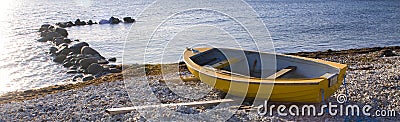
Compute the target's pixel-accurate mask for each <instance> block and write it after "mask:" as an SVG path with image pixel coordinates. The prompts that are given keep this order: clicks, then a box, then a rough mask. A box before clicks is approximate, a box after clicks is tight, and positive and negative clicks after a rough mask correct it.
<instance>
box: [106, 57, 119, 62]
mask: <svg viewBox="0 0 400 122" xmlns="http://www.w3.org/2000/svg"><path fill="white" fill-rule="evenodd" d="M108 61H110V62H116V61H117V58H115V57H112V58H109V59H108Z"/></svg>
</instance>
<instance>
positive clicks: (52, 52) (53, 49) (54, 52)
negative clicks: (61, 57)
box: [49, 47, 58, 54]
mask: <svg viewBox="0 0 400 122" xmlns="http://www.w3.org/2000/svg"><path fill="white" fill-rule="evenodd" d="M49 50H50V53H51V54H56V52H57V51H58V49H57V48H56V47H50V49H49Z"/></svg>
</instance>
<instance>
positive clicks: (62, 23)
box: [56, 22, 68, 28]
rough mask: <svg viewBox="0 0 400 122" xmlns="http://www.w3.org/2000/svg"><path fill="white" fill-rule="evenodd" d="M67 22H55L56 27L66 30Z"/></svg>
mask: <svg viewBox="0 0 400 122" xmlns="http://www.w3.org/2000/svg"><path fill="white" fill-rule="evenodd" d="M67 24H68V23H67V22H57V23H56V25H57V26H58V27H61V28H66V27H67Z"/></svg>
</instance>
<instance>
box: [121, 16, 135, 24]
mask: <svg viewBox="0 0 400 122" xmlns="http://www.w3.org/2000/svg"><path fill="white" fill-rule="evenodd" d="M123 20H124V22H125V23H134V22H135V19H132V17H124V18H123Z"/></svg>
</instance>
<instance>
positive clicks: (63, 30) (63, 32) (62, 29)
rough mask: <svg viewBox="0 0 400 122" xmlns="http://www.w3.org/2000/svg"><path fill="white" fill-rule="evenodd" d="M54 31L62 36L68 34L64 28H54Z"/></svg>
mask: <svg viewBox="0 0 400 122" xmlns="http://www.w3.org/2000/svg"><path fill="white" fill-rule="evenodd" d="M56 32H57V33H59V34H60V35H62V36H64V37H67V36H68V31H67V30H66V29H64V28H56Z"/></svg>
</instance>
